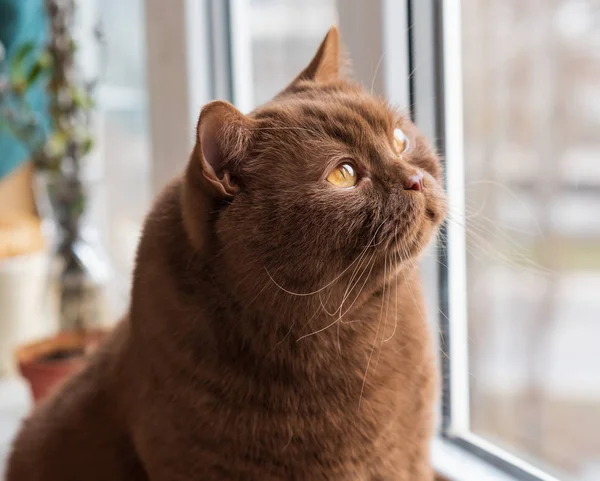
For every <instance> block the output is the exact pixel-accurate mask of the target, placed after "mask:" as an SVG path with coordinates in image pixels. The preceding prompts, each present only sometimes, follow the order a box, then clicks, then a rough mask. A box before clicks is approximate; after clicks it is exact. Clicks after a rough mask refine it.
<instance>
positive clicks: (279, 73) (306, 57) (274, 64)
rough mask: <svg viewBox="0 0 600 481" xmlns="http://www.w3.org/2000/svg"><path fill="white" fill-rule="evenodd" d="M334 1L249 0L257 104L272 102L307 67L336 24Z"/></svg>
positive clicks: (254, 89)
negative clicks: (328, 32) (270, 100)
mask: <svg viewBox="0 0 600 481" xmlns="http://www.w3.org/2000/svg"><path fill="white" fill-rule="evenodd" d="M335 5H336V1H335V0H305V1H302V2H298V1H297V0H250V35H251V37H252V77H253V78H252V85H253V100H254V104H255V105H260V104H261V103H263V102H265V101H266V100H269V99H270V98H271V97H273V96H274V95H275V94H276V93H277V92H278V91H279V90H281V89H282V88H284V87H285V86H286V85H287V84H288V83H289V82H291V81H292V79H293V78H294V77H295V76H296V75H297V74H298V73H300V71H301V70H302V69H303V68H304V67H305V66H306V65H307V64H308V62H309V61H310V59H311V58H312V56H313V55H314V53H315V52H316V49H317V47H318V45H319V42H320V41H321V40H322V39H323V37H324V36H325V34H326V33H327V30H329V28H330V27H331V26H332V25H334V24H337V13H336V8H335Z"/></svg>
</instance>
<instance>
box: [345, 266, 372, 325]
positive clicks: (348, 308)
mask: <svg viewBox="0 0 600 481" xmlns="http://www.w3.org/2000/svg"><path fill="white" fill-rule="evenodd" d="M375 263H376V260H375V256H373V257H372V262H371V268H370V269H369V272H368V274H367V277H365V280H364V282H363V283H362V285H361V286H360V289H359V291H358V293H357V294H356V296H355V297H354V300H353V301H352V304H350V305H349V306H348V307H347V308H346V310H345V311H344V312H343V314H342V315H341V316H340V320H341V319H342V318H343V317H344V316H345V315H346V314H347V313H348V312H350V309H352V306H354V304H355V303H356V301H357V300H358V298H359V297H360V295H361V294H362V292H363V290H364V288H365V285H366V284H367V282H368V281H369V279H370V278H371V273H372V272H373V268H374V267H375ZM365 271H366V268H365ZM344 322H345V321H342V323H344Z"/></svg>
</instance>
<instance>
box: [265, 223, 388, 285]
mask: <svg viewBox="0 0 600 481" xmlns="http://www.w3.org/2000/svg"><path fill="white" fill-rule="evenodd" d="M384 224H385V221H384V222H381V224H379V227H377V229H376V230H375V233H374V234H373V237H372V239H371V241H370V242H369V243H368V244H367V245H366V246H365V247H364V249H363V251H362V252H361V254H359V255H358V256H357V257H356V259H354V260H353V261H352V262H351V263H350V264H349V265H348V266H347V267H346V268H345V269H344V270H343V271H342V272H341V273H340V274H338V275H337V276H336V277H335V278H334V279H333V280H332V281H331V282H329V283H327V284H326V285H324V286H323V287H321V288H320V289H317V290H315V291H313V292H306V293H303V292H293V291H290V290H289V289H286V288H285V287H283V286H281V285H280V284H278V283H277V281H276V280H275V279H274V278H273V276H272V275H271V274H270V273H269V270H268V269H267V266H264V270H265V272H266V273H267V275H268V276H269V278H270V279H271V281H272V282H273V284H275V285H276V286H277V287H279V289H281V290H282V291H283V292H285V293H287V294H290V295H292V296H299V297H304V296H313V295H315V294H317V293H319V292H322V291H324V290H325V289H327V288H328V287H330V286H332V285H333V284H334V283H335V282H337V281H338V280H339V279H340V278H341V277H342V276H343V275H344V274H345V273H346V272H348V270H349V269H350V268H351V267H352V266H353V265H354V264H355V263H356V262H358V260H359V259H360V257H361V255H362V254H363V253H364V252H366V250H367V249H369V248H370V247H375V246H377V245H378V244H372V242H373V241H374V240H375V239H376V238H377V234H378V233H379V230H380V229H381V227H383V225H384Z"/></svg>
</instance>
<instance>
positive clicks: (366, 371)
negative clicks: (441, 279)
mask: <svg viewBox="0 0 600 481" xmlns="http://www.w3.org/2000/svg"><path fill="white" fill-rule="evenodd" d="M386 273H387V256H386V258H385V260H384V266H383V279H384V283H383V292H382V294H381V307H380V314H379V322H378V323H377V330H376V331H375V338H374V339H373V345H372V346H371V352H370V353H369V359H368V360H367V367H366V368H365V375H364V376H363V382H362V386H361V388H360V396H359V398H358V410H359V411H360V406H361V403H362V397H363V394H364V391H365V385H366V383H367V375H368V373H369V367H370V365H371V359H373V353H374V352H375V347H376V345H377V338H378V337H379V328H380V327H381V318H382V316H383V303H384V302H385V284H386V283H385V277H386Z"/></svg>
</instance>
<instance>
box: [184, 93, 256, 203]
mask: <svg viewBox="0 0 600 481" xmlns="http://www.w3.org/2000/svg"><path fill="white" fill-rule="evenodd" d="M252 122H253V121H252V119H249V118H248V117H246V116H245V115H244V114H242V113H241V112H240V111H239V110H237V109H236V108H235V107H234V106H233V105H231V104H230V103H227V102H224V101H221V100H217V101H214V102H211V103H209V104H207V105H206V106H205V107H204V108H203V109H202V112H200V118H199V119H198V126H197V129H196V148H195V149H194V157H195V158H194V159H193V160H192V162H195V163H198V164H199V166H200V168H201V171H202V176H203V177H204V179H205V180H206V181H208V185H209V186H210V187H211V188H212V189H214V191H215V194H217V195H218V196H220V197H224V198H231V197H233V196H234V195H235V193H236V192H237V191H238V190H239V187H238V186H237V185H236V184H235V182H234V180H233V179H232V177H234V176H235V170H236V169H237V167H238V166H239V163H240V161H241V160H242V159H243V158H244V157H245V156H246V153H247V150H248V147H249V144H250V138H251V127H252Z"/></svg>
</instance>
